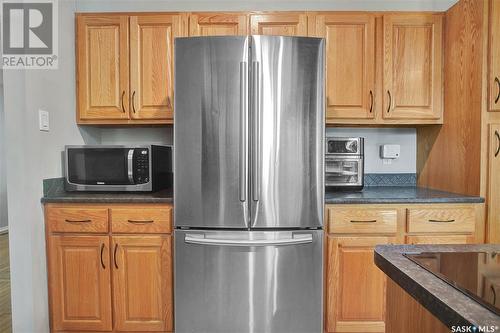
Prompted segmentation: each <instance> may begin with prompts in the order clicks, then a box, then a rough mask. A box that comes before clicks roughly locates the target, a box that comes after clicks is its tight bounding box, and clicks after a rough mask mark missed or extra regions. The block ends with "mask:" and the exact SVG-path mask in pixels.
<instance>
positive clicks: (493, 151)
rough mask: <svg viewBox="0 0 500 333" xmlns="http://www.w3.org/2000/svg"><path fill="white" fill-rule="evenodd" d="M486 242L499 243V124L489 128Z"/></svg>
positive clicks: (491, 125)
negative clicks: (487, 227)
mask: <svg viewBox="0 0 500 333" xmlns="http://www.w3.org/2000/svg"><path fill="white" fill-rule="evenodd" d="M488 175H489V182H488V203H489V204H488V226H489V230H488V242H489V243H500V123H498V124H490V126H489V152H488Z"/></svg>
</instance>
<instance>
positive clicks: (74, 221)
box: [64, 219, 92, 223]
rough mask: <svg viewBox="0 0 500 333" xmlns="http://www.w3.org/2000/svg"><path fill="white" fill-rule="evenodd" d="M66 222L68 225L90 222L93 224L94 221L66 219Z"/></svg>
mask: <svg viewBox="0 0 500 333" xmlns="http://www.w3.org/2000/svg"><path fill="white" fill-rule="evenodd" d="M64 221H66V222H68V223H90V222H92V220H68V219H65V220H64Z"/></svg>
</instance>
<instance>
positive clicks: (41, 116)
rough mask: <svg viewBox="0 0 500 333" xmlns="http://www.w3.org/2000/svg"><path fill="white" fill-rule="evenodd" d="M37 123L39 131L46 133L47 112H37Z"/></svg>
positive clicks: (47, 126) (47, 123)
mask: <svg viewBox="0 0 500 333" xmlns="http://www.w3.org/2000/svg"><path fill="white" fill-rule="evenodd" d="M38 123H39V127H40V131H43V132H48V131H49V130H50V124H49V112H48V111H45V110H41V109H40V110H38Z"/></svg>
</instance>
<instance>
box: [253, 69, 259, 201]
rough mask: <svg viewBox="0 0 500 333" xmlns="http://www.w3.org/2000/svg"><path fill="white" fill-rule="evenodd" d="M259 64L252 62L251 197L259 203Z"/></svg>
mask: <svg viewBox="0 0 500 333" xmlns="http://www.w3.org/2000/svg"><path fill="white" fill-rule="evenodd" d="M259 65H260V64H259V62H257V61H254V62H252V85H253V89H252V98H253V101H252V108H253V110H252V117H253V118H252V119H253V125H252V126H253V133H252V139H253V140H252V197H253V200H254V201H259V197H260V182H259V180H260V170H259V169H260V167H259V155H260V154H259V149H260V139H259V134H260V133H259V117H260V89H259V88H260V66H259Z"/></svg>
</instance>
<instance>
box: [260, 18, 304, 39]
mask: <svg viewBox="0 0 500 333" xmlns="http://www.w3.org/2000/svg"><path fill="white" fill-rule="evenodd" d="M250 34H252V35H278V36H307V14H306V13H305V12H281V13H279V12H276V13H261V14H250Z"/></svg>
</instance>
